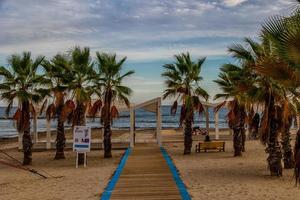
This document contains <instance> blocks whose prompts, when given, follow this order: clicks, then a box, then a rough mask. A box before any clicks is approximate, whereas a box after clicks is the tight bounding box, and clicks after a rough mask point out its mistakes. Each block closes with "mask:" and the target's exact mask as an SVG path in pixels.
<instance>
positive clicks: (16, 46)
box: [0, 0, 293, 104]
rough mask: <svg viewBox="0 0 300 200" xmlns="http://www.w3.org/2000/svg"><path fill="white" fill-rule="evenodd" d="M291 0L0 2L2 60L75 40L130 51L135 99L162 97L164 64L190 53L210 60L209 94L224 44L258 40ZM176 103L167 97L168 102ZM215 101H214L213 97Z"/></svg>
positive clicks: (50, 51)
mask: <svg viewBox="0 0 300 200" xmlns="http://www.w3.org/2000/svg"><path fill="white" fill-rule="evenodd" d="M292 2H293V0H48V1H44V0H0V65H3V66H7V57H8V56H9V55H11V54H13V53H21V52H23V51H31V52H32V54H33V56H36V55H45V56H46V57H47V58H48V59H50V58H51V57H52V56H53V55H55V54H56V53H57V52H66V51H68V50H69V49H70V48H72V47H74V46H75V45H80V46H88V47H90V48H91V51H92V55H93V56H94V55H95V52H96V51H100V52H109V53H117V55H118V56H119V58H120V57H123V56H127V61H126V64H125V70H128V69H133V70H135V72H136V73H135V74H134V75H133V76H132V77H130V79H127V80H126V82H125V84H126V85H128V86H130V87H131V88H132V89H133V91H134V94H133V96H132V98H131V99H132V101H133V102H136V103H138V102H142V101H145V100H148V99H151V98H155V97H158V96H161V95H162V92H163V90H164V84H163V78H162V77H161V75H160V74H161V73H162V71H163V68H162V65H163V64H166V63H172V62H173V60H174V59H173V56H174V54H178V53H181V52H187V51H189V52H190V53H191V55H192V58H193V59H194V60H197V59H199V58H201V57H207V59H206V62H205V64H204V66H203V67H202V72H201V76H202V77H203V81H202V82H201V85H202V86H203V88H205V89H206V90H207V91H208V92H209V94H210V96H211V97H213V96H214V95H215V94H216V93H218V92H219V89H218V87H217V85H216V84H215V83H214V82H213V80H215V79H216V78H217V76H218V73H219V68H220V66H221V65H222V64H224V63H228V62H233V60H232V59H231V58H230V57H229V55H228V53H227V47H228V46H230V45H231V44H233V43H235V42H240V41H241V40H242V38H244V37H252V38H255V37H256V36H257V34H258V33H259V30H260V27H261V24H262V23H263V22H264V21H265V20H266V19H267V18H268V17H270V16H272V15H275V14H286V13H288V12H289V10H290V8H291V3H292ZM170 101H171V100H167V101H164V103H165V104H168V103H170ZM210 101H212V98H211V99H210Z"/></svg>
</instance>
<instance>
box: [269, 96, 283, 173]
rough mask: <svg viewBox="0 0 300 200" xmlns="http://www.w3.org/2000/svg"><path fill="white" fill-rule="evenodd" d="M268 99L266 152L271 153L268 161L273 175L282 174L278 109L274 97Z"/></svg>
mask: <svg viewBox="0 0 300 200" xmlns="http://www.w3.org/2000/svg"><path fill="white" fill-rule="evenodd" d="M270 98H271V99H270V101H268V104H267V105H268V110H269V111H268V118H269V124H268V126H269V134H268V141H267V148H266V152H267V153H268V154H269V156H268V158H267V161H268V165H269V169H270V173H271V176H282V164H281V159H282V153H281V148H280V145H279V142H278V128H279V122H278V119H276V116H275V115H276V109H275V105H274V97H273V96H272V95H271V96H270Z"/></svg>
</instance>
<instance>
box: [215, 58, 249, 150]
mask: <svg viewBox="0 0 300 200" xmlns="http://www.w3.org/2000/svg"><path fill="white" fill-rule="evenodd" d="M247 77H248V78H247ZM214 82H216V83H217V84H218V85H219V87H220V88H221V90H223V93H220V94H217V95H216V96H215V99H219V98H222V99H225V101H224V102H223V103H221V104H219V106H217V107H216V108H215V110H216V111H217V110H218V109H220V108H221V107H222V106H224V105H225V104H227V107H228V108H229V112H228V125H229V127H230V128H231V129H232V130H233V148H234V156H241V155H242V151H244V150H245V120H246V106H247V97H246V95H245V89H247V88H249V85H250V84H251V81H250V80H249V76H246V71H245V69H243V68H240V67H238V66H236V65H233V64H225V65H223V66H222V67H221V73H220V74H219V79H217V80H215V81H214ZM228 99H229V100H228Z"/></svg>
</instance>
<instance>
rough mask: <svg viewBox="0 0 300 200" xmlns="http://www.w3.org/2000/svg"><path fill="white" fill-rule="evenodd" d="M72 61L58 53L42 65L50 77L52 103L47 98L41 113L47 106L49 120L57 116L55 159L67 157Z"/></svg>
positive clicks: (47, 76)
mask: <svg viewBox="0 0 300 200" xmlns="http://www.w3.org/2000/svg"><path fill="white" fill-rule="evenodd" d="M70 64H71V63H70V61H69V60H68V58H67V57H66V56H65V55H61V54H57V55H56V56H54V57H53V59H52V60H51V61H50V62H49V61H46V60H45V61H44V62H43V64H42V66H43V68H44V71H45V75H46V78H48V79H49V82H50V84H49V88H50V90H51V93H52V98H51V99H52V103H49V105H48V106H47V103H48V100H49V99H46V100H45V102H44V103H43V106H42V108H41V113H42V112H43V110H44V108H45V107H46V106H47V109H46V110H47V112H46V116H47V120H51V118H52V117H57V134H56V154H55V158H54V159H57V160H58V159H65V154H64V148H65V143H66V137H65V130H64V121H65V118H66V117H65V115H66V112H65V109H64V107H65V106H66V104H65V103H66V102H65V96H66V92H67V89H68V83H69V82H70V81H71V80H72V78H73V77H72V76H70V74H71V73H70Z"/></svg>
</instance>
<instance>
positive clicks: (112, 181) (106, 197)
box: [100, 148, 131, 200]
mask: <svg viewBox="0 0 300 200" xmlns="http://www.w3.org/2000/svg"><path fill="white" fill-rule="evenodd" d="M130 152H131V149H130V148H128V149H127V150H126V151H125V154H124V156H123V158H122V159H121V162H120V164H119V166H118V167H117V169H116V171H115V173H114V175H113V177H112V178H111V179H110V181H109V183H108V185H107V186H106V188H105V190H104V192H103V193H102V195H101V198H100V200H109V199H110V196H111V193H112V191H113V189H114V188H115V186H116V183H117V182H118V179H119V177H120V175H121V173H122V170H123V168H124V166H125V164H126V161H127V159H128V156H129V154H130Z"/></svg>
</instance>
